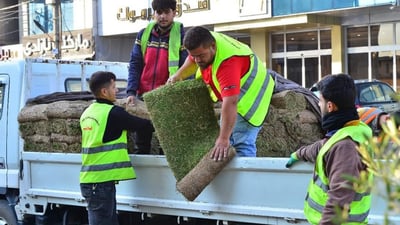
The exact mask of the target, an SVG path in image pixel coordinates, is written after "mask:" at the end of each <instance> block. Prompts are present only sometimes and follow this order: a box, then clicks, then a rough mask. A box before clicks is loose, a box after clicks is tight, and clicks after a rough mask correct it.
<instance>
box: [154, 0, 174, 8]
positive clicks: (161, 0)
mask: <svg viewBox="0 0 400 225" xmlns="http://www.w3.org/2000/svg"><path fill="white" fill-rule="evenodd" d="M151 7H152V8H153V10H154V11H157V10H163V9H172V10H176V0H153V2H152V3H151Z"/></svg>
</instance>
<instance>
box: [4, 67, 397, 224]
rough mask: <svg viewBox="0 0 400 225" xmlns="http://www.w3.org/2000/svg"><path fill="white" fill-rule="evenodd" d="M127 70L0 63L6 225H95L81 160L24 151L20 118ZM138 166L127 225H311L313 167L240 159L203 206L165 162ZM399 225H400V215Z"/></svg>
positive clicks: (376, 207)
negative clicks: (93, 78) (99, 74)
mask: <svg viewBox="0 0 400 225" xmlns="http://www.w3.org/2000/svg"><path fill="white" fill-rule="evenodd" d="M127 69H128V65H127V64H126V63H115V62H96V61H62V60H40V59H26V60H20V61H8V62H1V63H0V132H1V134H0V137H1V140H0V225H17V224H18V225H44V224H50V225H57V224H63V225H67V224H82V225H83V224H87V220H86V217H87V216H86V208H85V206H86V202H85V201H84V199H83V197H82V196H81V194H80V189H79V171H80V167H81V155H80V154H77V153H50V152H48V151H47V152H45V151H43V152H28V151H23V149H24V148H23V144H24V143H23V140H22V138H21V137H20V135H19V130H18V121H17V116H18V113H19V111H20V110H21V109H22V108H23V107H24V105H25V103H26V101H27V100H28V99H29V98H33V97H36V96H38V95H42V94H48V93H52V92H60V91H61V92H68V91H80V90H87V80H88V78H89V77H90V75H91V74H92V73H93V72H94V71H97V70H108V71H113V72H114V73H115V74H116V75H117V77H118V79H119V81H120V82H119V86H120V87H125V84H126V78H127V74H128V72H127ZM131 160H132V162H133V165H134V168H135V170H136V173H137V179H136V180H130V181H123V182H120V183H119V184H118V185H117V201H118V204H117V208H118V211H119V216H120V224H121V225H125V224H133V223H138V224H140V223H141V222H143V223H145V222H146V221H151V220H152V219H154V218H162V219H161V221H163V222H160V223H162V224H183V223H191V222H192V221H202V222H201V224H207V223H210V224H220V223H222V224H228V223H229V222H232V221H233V222H245V223H255V224H274V225H284V224H286V225H287V224H308V223H307V221H306V220H305V217H304V215H303V202H304V197H305V194H306V189H307V185H308V182H309V180H310V178H311V176H312V170H313V166H312V165H311V164H306V163H299V164H296V165H295V166H294V167H293V168H292V169H286V168H285V164H286V162H287V160H288V158H272V157H258V158H247V157H243V158H239V157H237V158H235V159H233V160H232V161H231V162H230V163H229V164H228V166H227V167H225V168H224V169H223V170H222V172H221V173H220V174H218V176H217V177H216V178H215V179H214V180H213V181H212V182H211V183H210V184H209V185H208V186H207V187H206V188H205V190H204V191H203V192H202V193H201V194H200V195H199V196H198V197H197V199H196V200H195V201H187V200H186V199H185V198H184V197H183V196H182V195H181V194H180V193H179V192H178V191H177V190H176V179H175V177H174V176H173V173H172V171H171V169H170V168H169V167H168V163H167V161H166V158H165V156H163V155H131ZM386 207H387V206H386V202H385V201H384V200H383V199H382V198H380V197H379V196H377V195H375V194H374V195H373V199H372V209H371V212H370V216H369V218H370V224H383V218H384V214H385V212H386ZM155 215H156V216H155ZM154 220H155V219H154ZM133 221H134V222H133ZM171 221H172V222H171ZM391 221H392V222H393V223H394V224H400V216H393V217H392V218H391ZM146 224H148V223H146ZM197 224H199V223H197Z"/></svg>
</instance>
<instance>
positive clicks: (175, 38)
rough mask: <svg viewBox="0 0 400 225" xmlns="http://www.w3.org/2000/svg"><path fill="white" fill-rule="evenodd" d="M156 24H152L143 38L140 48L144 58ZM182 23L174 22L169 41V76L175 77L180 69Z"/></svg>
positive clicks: (145, 31) (144, 32) (148, 26)
mask: <svg viewBox="0 0 400 225" xmlns="http://www.w3.org/2000/svg"><path fill="white" fill-rule="evenodd" d="M155 25H156V22H151V23H149V24H148V25H147V27H146V28H145V29H144V31H143V34H142V38H141V39H140V42H141V44H140V46H141V49H142V55H143V57H144V55H145V53H146V49H147V43H148V41H149V38H150V34H151V31H152V30H153V28H154V26H155ZM181 25H182V24H181V23H179V22H176V21H175V22H173V24H172V27H171V31H170V33H169V41H168V71H169V75H170V76H171V75H173V74H175V73H176V71H178V68H179V56H180V54H179V53H180V50H181Z"/></svg>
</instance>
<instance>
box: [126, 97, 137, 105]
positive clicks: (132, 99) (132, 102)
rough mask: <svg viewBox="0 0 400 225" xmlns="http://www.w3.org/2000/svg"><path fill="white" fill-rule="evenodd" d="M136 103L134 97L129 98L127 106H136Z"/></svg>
mask: <svg viewBox="0 0 400 225" xmlns="http://www.w3.org/2000/svg"><path fill="white" fill-rule="evenodd" d="M135 101H136V97H135V96H133V95H131V96H128V97H127V98H126V104H127V105H134V104H135Z"/></svg>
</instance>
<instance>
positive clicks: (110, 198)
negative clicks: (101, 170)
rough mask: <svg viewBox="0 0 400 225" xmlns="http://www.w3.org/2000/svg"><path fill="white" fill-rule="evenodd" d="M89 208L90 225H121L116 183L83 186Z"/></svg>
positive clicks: (82, 189)
mask: <svg viewBox="0 0 400 225" xmlns="http://www.w3.org/2000/svg"><path fill="white" fill-rule="evenodd" d="M80 186H81V193H82V196H83V197H84V198H85V199H86V201H87V203H88V206H87V209H88V219H89V225H119V223H118V217H117V200H116V193H115V182H114V181H110V182H104V183H97V184H81V185H80Z"/></svg>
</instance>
